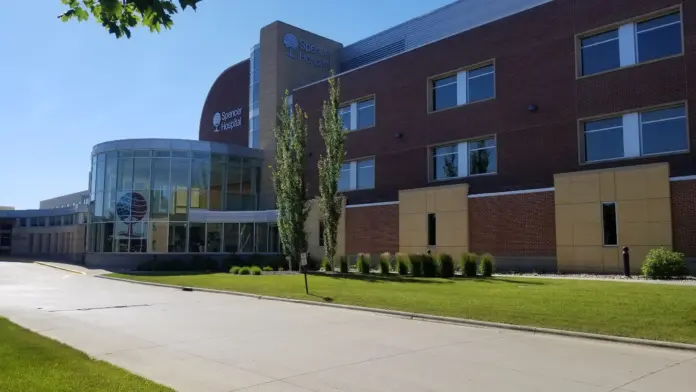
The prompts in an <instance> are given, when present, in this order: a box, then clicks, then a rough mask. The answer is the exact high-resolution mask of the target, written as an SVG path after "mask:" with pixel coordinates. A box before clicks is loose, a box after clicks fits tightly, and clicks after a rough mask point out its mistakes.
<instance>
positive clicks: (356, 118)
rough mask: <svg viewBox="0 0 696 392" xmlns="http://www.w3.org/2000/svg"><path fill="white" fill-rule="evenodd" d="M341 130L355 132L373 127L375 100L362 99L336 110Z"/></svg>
mask: <svg viewBox="0 0 696 392" xmlns="http://www.w3.org/2000/svg"><path fill="white" fill-rule="evenodd" d="M338 115H339V116H340V117H341V122H342V123H343V129H345V130H346V131H356V130H358V129H364V128H369V127H372V126H374V125H375V99H374V98H370V99H364V100H361V101H356V102H353V103H350V104H348V105H346V106H344V107H341V108H339V109H338Z"/></svg>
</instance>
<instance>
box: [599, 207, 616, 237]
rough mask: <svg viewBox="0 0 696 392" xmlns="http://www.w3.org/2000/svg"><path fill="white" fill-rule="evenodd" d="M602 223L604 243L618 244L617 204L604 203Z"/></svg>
mask: <svg viewBox="0 0 696 392" xmlns="http://www.w3.org/2000/svg"><path fill="white" fill-rule="evenodd" d="M602 225H603V228H604V245H616V244H617V243H618V235H617V231H616V204H615V203H603V204H602Z"/></svg>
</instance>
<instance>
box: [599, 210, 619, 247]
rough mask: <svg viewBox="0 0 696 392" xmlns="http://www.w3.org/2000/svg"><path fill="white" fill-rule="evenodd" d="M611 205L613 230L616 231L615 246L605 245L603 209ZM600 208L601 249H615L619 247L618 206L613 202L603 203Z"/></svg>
mask: <svg viewBox="0 0 696 392" xmlns="http://www.w3.org/2000/svg"><path fill="white" fill-rule="evenodd" d="M609 205H613V206H614V229H615V230H616V243H615V244H607V243H606V242H607V241H606V238H607V234H606V230H605V222H604V207H605V206H609ZM600 208H601V212H600V214H601V216H602V247H605V248H617V247H618V246H619V208H618V205H617V203H616V202H615V201H605V202H602V203H601V204H600Z"/></svg>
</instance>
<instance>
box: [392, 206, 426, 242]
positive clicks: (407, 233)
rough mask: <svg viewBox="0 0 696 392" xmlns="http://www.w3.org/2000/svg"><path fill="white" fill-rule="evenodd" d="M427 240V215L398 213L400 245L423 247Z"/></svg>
mask: <svg viewBox="0 0 696 392" xmlns="http://www.w3.org/2000/svg"><path fill="white" fill-rule="evenodd" d="M427 242H428V227H427V215H425V214H400V215H399V244H400V246H415V247H425V246H427Z"/></svg>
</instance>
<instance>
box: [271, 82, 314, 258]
mask: <svg viewBox="0 0 696 392" xmlns="http://www.w3.org/2000/svg"><path fill="white" fill-rule="evenodd" d="M288 100H289V98H288V92H287V91H286V92H285V99H284V101H283V103H282V104H281V107H280V109H279V111H278V122H277V124H276V126H275V127H274V129H273V132H274V134H275V141H276V157H275V167H274V168H273V186H274V188H275V192H276V198H277V204H278V233H279V236H280V243H281V245H282V248H283V254H285V256H288V257H290V258H294V259H297V255H298V254H299V253H302V252H306V251H307V232H306V231H305V227H304V225H305V222H306V221H307V216H308V215H309V202H308V200H307V185H306V183H305V178H304V169H305V148H306V146H307V125H306V123H305V120H306V118H307V115H306V114H305V113H304V112H303V111H302V108H300V105H295V107H294V110H292V107H291V106H290V105H289V104H288Z"/></svg>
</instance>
